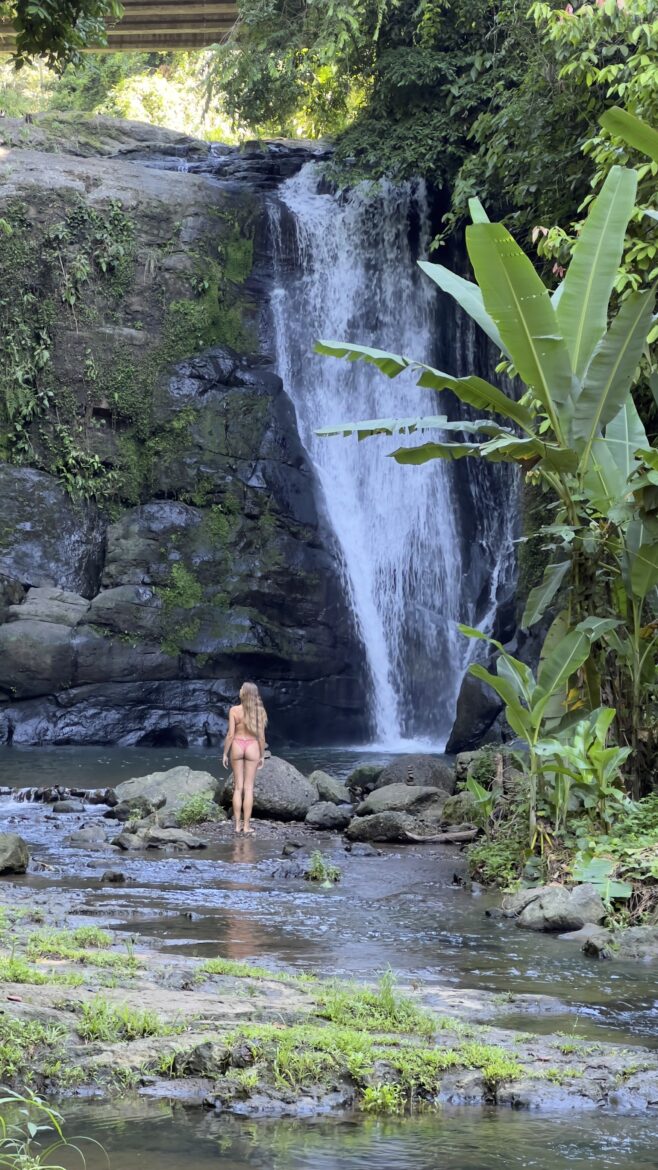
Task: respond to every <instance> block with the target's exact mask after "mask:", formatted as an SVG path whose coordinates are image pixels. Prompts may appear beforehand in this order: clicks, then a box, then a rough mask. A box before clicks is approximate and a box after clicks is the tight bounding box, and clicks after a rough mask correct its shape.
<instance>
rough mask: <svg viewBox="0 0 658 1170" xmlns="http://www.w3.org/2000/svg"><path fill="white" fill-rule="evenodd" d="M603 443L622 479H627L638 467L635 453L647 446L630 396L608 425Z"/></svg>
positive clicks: (640, 422) (644, 432) (645, 433)
mask: <svg viewBox="0 0 658 1170" xmlns="http://www.w3.org/2000/svg"><path fill="white" fill-rule="evenodd" d="M603 442H604V443H605V445H606V447H607V448H608V450H609V451H610V454H611V455H612V458H613V459H614V461H615V463H616V464H617V467H618V468H619V471H620V473H621V475H622V476H623V478H624V479H628V477H629V475H630V474H631V472H633V471H635V470H636V468H637V466H638V462H637V459H636V457H635V452H636V451H637V450H638V448H643V447H648V445H649V440H648V439H647V432H646V431H645V429H644V424H643V422H642V419H641V418H640V416H639V414H638V413H637V410H636V407H635V403H634V402H633V399H632V398H631V397H630V395H629V397H628V399H627V401H626V402H625V403H624V405H623V406H622V408H621V410H620V411H619V413H618V414H616V415H615V417H614V418H613V419H612V420H611V421H610V422H609V423H608V425H607V427H606V429H605V438H604V439H603ZM656 454H658V452H657V453H656Z"/></svg>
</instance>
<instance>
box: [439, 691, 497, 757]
mask: <svg viewBox="0 0 658 1170" xmlns="http://www.w3.org/2000/svg"><path fill="white" fill-rule="evenodd" d="M502 709H503V703H502V700H501V699H499V698H498V696H497V695H496V694H495V692H494V691H492V690H491V687H488V686H487V685H486V683H484V682H482V681H481V680H480V679H478V678H474V677H473V675H472V674H466V675H464V679H463V682H462V685H461V687H460V690H459V697H458V699H457V714H456V716H455V722H454V723H453V726H452V731H451V733H450V738H449V740H448V742H447V744H446V752H447V753H448V754H449V755H451V754H453V753H454V754H457V753H461V752H466V751H472V750H473V749H474V748H477V747H478V746H479V745H480V744H481V743H482V741H483V739H484V738H485V736H486V735H487V733H488V732H489V731H490V730H491V727H492V726H493V724H494V722H495V720H496V719H497V718H498V716H499V715H500V712H501V711H502Z"/></svg>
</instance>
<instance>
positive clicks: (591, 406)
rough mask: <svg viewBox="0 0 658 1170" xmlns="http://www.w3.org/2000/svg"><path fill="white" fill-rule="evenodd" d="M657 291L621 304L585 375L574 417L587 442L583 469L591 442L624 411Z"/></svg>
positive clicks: (577, 431)
mask: <svg viewBox="0 0 658 1170" xmlns="http://www.w3.org/2000/svg"><path fill="white" fill-rule="evenodd" d="M654 301H655V291H654V290H653V289H652V290H651V291H650V292H634V293H631V294H630V296H629V297H627V299H626V300H625V301H624V302H623V303H622V305H621V308H620V310H619V312H618V313H617V316H616V317H615V319H614V321H613V322H612V324H611V326H610V329H609V330H608V332H607V334H606V336H605V337H604V338H603V340H602V341H601V343H600V344H599V346H598V348H597V350H596V352H595V354H594V356H593V358H592V360H591V362H590V364H589V367H588V369H587V374H586V375H585V380H584V382H583V388H582V390H581V392H580V396H579V398H578V401H577V402H576V407H575V410H574V416H573V425H572V426H573V437H574V440H578V439H580V440H584V444H585V446H584V449H583V456H582V460H583V466H585V465H586V464H587V461H588V459H589V454H590V450H591V446H592V443H593V442H594V440H595V438H596V437H597V436H598V435H599V434H600V433H601V431H602V430H603V428H604V427H605V426H607V424H608V423H609V422H611V421H612V419H613V418H614V417H615V415H616V414H618V412H619V411H620V410H621V408H622V406H623V405H624V403H625V402H626V400H627V398H628V397H629V395H630V387H631V381H632V379H633V375H634V373H635V371H636V369H637V366H638V363H639V361H640V358H641V356H642V350H643V348H644V344H645V342H646V339H647V335H648V333H649V330H650V328H651V321H652V316H653V307H654Z"/></svg>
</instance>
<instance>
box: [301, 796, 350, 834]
mask: <svg viewBox="0 0 658 1170" xmlns="http://www.w3.org/2000/svg"><path fill="white" fill-rule="evenodd" d="M351 819H352V807H351V805H348V806H345V805H343V806H342V807H340V806H339V805H337V804H334V803H333V802H332V801H330V800H320V801H318V803H317V804H313V805H311V807H310V809H309V810H308V812H307V814H306V824H307V825H310V826H311V828H313V829H345V828H346V827H347V825H349V823H350V821H351Z"/></svg>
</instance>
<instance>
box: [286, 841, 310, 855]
mask: <svg viewBox="0 0 658 1170" xmlns="http://www.w3.org/2000/svg"><path fill="white" fill-rule="evenodd" d="M298 849H306V841H286V842H285V843H284V846H283V849H282V850H281V856H282V857H293V856H294V854H295V853H296V852H297V850H298Z"/></svg>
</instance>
